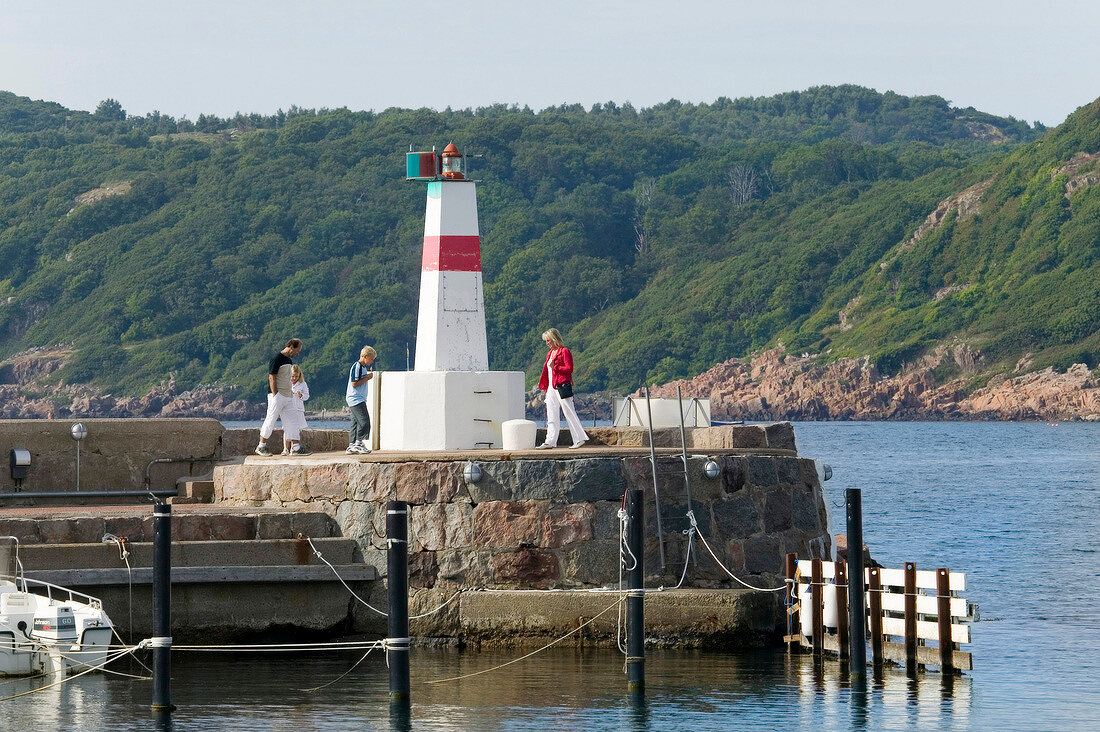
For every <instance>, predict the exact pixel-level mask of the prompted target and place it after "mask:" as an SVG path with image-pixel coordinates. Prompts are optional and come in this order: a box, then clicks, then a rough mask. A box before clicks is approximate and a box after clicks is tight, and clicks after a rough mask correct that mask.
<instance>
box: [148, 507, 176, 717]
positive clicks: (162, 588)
mask: <svg viewBox="0 0 1100 732" xmlns="http://www.w3.org/2000/svg"><path fill="white" fill-rule="evenodd" d="M152 646H153V711H154V712H158V713H161V714H164V713H167V712H170V711H172V710H173V709H175V707H173V706H172V507H171V506H170V505H168V504H167V503H156V504H154V505H153V638H152Z"/></svg>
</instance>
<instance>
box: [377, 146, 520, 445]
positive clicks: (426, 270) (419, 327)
mask: <svg viewBox="0 0 1100 732" xmlns="http://www.w3.org/2000/svg"><path fill="white" fill-rule="evenodd" d="M462 168H463V166H462V154H461V153H460V152H459V151H458V148H457V147H455V146H454V144H449V145H447V147H446V148H445V149H444V150H443V154H442V155H439V154H437V153H436V152H434V151H433V152H410V153H409V154H408V155H407V157H406V171H407V173H406V178H407V179H408V180H417V181H425V182H427V184H428V197H427V205H426V207H425V215H424V244H423V246H424V249H423V255H422V256H421V262H420V305H419V309H418V314H417V324H416V331H417V332H416V361H415V366H414V369H413V370H412V371H386V372H382V373H381V374H379V377H380V378H376V379H372V380H371V381H370V382H369V383H370V387H369V390H370V391H369V393H370V395H371V399H370V401H371V406H372V410H373V411H374V412H375V413H376V415H377V416H376V418H375V419H374V420H373V423H374V424H376V425H378V429H377V430H376V432H377V435H376V436H374V441H375V445H376V446H377V447H379V448H381V449H383V450H472V449H479V448H500V447H501V446H502V429H501V425H502V424H503V423H504V422H505V421H506V420H510V419H522V418H523V407H524V389H523V386H524V375H523V372H522V371H489V370H488V369H489V355H488V343H487V340H486V334H485V299H484V295H483V288H482V279H481V237H480V232H479V230H478V223H477V184H476V183H475V182H474V181H472V180H468V179H467V178H466V177H465V175H464V174H463V169H462Z"/></svg>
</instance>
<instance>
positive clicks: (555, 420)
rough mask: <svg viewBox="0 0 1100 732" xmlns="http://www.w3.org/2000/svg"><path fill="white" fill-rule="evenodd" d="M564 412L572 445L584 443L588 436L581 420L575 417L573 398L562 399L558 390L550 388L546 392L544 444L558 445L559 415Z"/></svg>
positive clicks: (575, 410)
mask: <svg viewBox="0 0 1100 732" xmlns="http://www.w3.org/2000/svg"><path fill="white" fill-rule="evenodd" d="M559 412H565V423H566V424H568V425H569V436H570V437H572V438H573V444H577V443H578V442H584V441H585V440H587V439H588V434H587V433H586V432H585V431H584V427H582V426H581V418H580V417H578V416H577V408H576V407H574V406H573V397H569V398H568V399H562V398H561V396H560V395H559V394H558V390H557V389H555V388H554V387H550V388H549V389H547V390H546V444H547V445H556V444H558V432H560V431H561V414H560V413H559Z"/></svg>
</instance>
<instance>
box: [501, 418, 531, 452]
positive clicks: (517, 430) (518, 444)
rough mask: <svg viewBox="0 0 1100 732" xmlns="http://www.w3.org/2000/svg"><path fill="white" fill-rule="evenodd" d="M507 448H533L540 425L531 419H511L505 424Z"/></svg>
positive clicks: (505, 443)
mask: <svg viewBox="0 0 1100 732" xmlns="http://www.w3.org/2000/svg"><path fill="white" fill-rule="evenodd" d="M503 431H504V449H505V450H532V449H534V447H535V435H536V434H537V433H538V427H537V425H535V423H534V422H532V421H531V420H529V419H510V420H508V421H507V422H505V423H504V425H503Z"/></svg>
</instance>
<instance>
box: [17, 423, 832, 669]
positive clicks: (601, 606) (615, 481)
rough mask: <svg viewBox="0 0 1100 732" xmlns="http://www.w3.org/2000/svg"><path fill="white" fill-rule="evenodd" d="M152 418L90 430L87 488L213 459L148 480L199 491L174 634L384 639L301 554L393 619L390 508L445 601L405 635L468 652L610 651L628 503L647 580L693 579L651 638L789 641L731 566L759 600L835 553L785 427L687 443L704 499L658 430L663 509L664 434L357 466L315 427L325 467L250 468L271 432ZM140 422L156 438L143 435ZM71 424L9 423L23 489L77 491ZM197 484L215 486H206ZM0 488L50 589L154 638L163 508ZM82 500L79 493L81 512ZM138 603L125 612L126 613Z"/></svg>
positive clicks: (422, 582)
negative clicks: (91, 597)
mask: <svg viewBox="0 0 1100 732" xmlns="http://www.w3.org/2000/svg"><path fill="white" fill-rule="evenodd" d="M144 422H146V423H148V424H145V425H133V424H124V425H114V424H111V421H110V420H103V421H94V422H93V423H92V424H91V425H90V429H89V438H88V442H89V444H88V447H89V448H90V449H89V450H88V452H87V461H86V465H87V466H88V470H89V474H92V473H93V471H95V472H94V474H97V475H99V476H102V479H101V480H96V481H95V484H96V487H97V488H99V487H113V488H117V489H124V490H135V489H140V488H142V486H143V485H144V478H143V475H144V474H145V473H146V472H147V467H146V466H147V465H148V464H149V461H151V460H154V459H155V458H158V457H176V456H193V457H195V458H205V459H208V460H209V461H210V462H208V463H207V464H206V466H204V465H202V464H201V462H200V461H199V460H196V461H195V462H196V465H191V464H178V465H177V464H169V465H159V464H158V465H156V466H155V467H154V470H153V471H152V477H151V482H152V485H153V487H166V485H171V484H172V482H174V481H177V480H178V484H179V485H180V486H181V488H183V489H184V490H185V491H186V492H187V495H186V497H185V498H181V499H178V500H177V499H173V502H174V503H176V504H177V506H178V507H177V508H176V509H175V511H174V513H176V516H175V518H174V521H173V542H174V552H177V553H178V557H179V562H180V564H179V565H178V566H179V567H181V570H186V571H181V573H180V574H179V575H178V577H177V578H175V581H177V582H178V583H179V584H180V588H179V591H178V592H175V593H174V594H173V609H174V612H175V613H177V614H176V616H175V617H176V618H177V622H178V623H180V624H182V625H184V626H185V627H179V628H178V632H177V633H176V634H177V635H179V636H180V637H191V638H194V637H195V636H201V635H202V634H203V633H204V632H210V633H216V635H217V636H218V637H222V638H229V637H234V636H242V637H243V636H248V635H250V634H255V633H258V632H259V633H263V632H274V631H276V630H277V629H279V628H282V629H283V632H286V631H287V630H288V629H290V628H298V629H300V630H303V631H306V630H308V631H312V632H320V633H328V634H332V633H345V632H366V633H375V634H380V635H381V634H384V631H385V622H384V620H383V619H382V618H380V617H379V616H378V615H375V614H374V613H372V612H370V611H368V610H367V609H366V608H364V607H363V606H362V605H361V604H360V603H358V602H357V601H355V600H354V599H352V598H351V597H350V595H349V594H348V593H347V592H346V590H344V589H343V587H342V586H341V585H340V584H339V582H338V581H336V578H335V577H334V576H332V575H331V570H329V569H328V567H327V566H324V565H323V564H322V563H321V562H320V561H319V560H318V559H317V558H316V557H314V556H313V555H312V553H311V552H305V551H303V546H302V544H303V542H304V540H305V539H306V538H313V539H314V540H315V541H316V540H322V541H323V542H324V545H325V546H327V547H328V548H327V549H323V552H324V553H325V555H326V558H329V559H330V561H333V563H334V564H336V565H337V566H338V568H339V571H340V572H341V573H342V575H344V576H345V578H346V579H347V580H348V581H349V582H350V583H351V585H352V587H353V588H354V589H355V590H356V592H357V593H359V594H360V595H361V596H363V597H364V598H366V599H367V601H368V602H370V603H371V604H373V605H375V606H376V607H382V606H384V604H385V583H384V580H385V574H386V556H385V547H386V542H385V537H384V535H383V532H384V528H385V504H386V502H387V501H390V500H395V499H396V500H402V501H406V502H408V504H409V506H410V526H409V539H410V541H409V569H410V588H411V596H410V611H411V614H412V615H417V614H420V613H423V612H427V611H429V610H432V609H433V608H436V607H437V606H439V605H440V604H441V603H444V601H448V600H449V602H447V604H446V606H445V607H444V608H443V609H442V610H440V611H439V612H437V613H434V614H432V615H430V616H429V617H426V618H423V619H419V620H414V621H413V623H412V627H411V631H412V633H413V634H414V635H415V636H417V637H420V638H424V637H434V638H443V639H450V640H452V641H454V642H458V643H471V644H485V643H492V644H513V643H514V644H524V643H541V642H545V641H546V640H547V639H549V638H553V637H558V636H560V635H562V634H563V633H565V632H568V631H569V630H571V629H573V628H576V627H579V626H580V625H582V624H585V623H589V624H587V625H585V629H584V633H581V634H579V635H578V641H581V640H583V642H585V643H589V642H591V643H613V642H614V638H615V632H616V629H615V622H616V621H615V617H616V613H615V612H614V611H613V610H612V611H611V612H609V613H606V614H604V615H601V614H600V613H601V612H602V611H603V610H605V609H606V608H607V607H608V606H609V605H612V604H613V603H614V601H615V599H616V595H614V594H607V593H605V592H601V591H599V590H600V589H601V588H615V587H617V586H618V582H619V530H620V518H619V515H618V512H619V508H620V506H621V502H622V498H623V494H624V491H626V490H628V489H630V488H641V489H642V490H643V492H644V494H645V496H646V505H645V512H646V528H645V536H646V543H645V565H646V570H647V573H646V574H647V579H646V585H647V586H648V587H652V588H658V587H662V586H663V587H665V588H674V587H676V586H677V585H678V584H679V583H680V578H681V576H683V577H684V581H683V583H682V586H680V587H679V588H678V589H675V590H672V589H670V590H669V591H666V592H654V593H651V594H650V595H648V596H647V600H646V602H647V608H649V609H648V610H647V613H648V615H649V617H650V619H651V622H649V623H648V625H647V637H649V638H650V639H651V641H653V642H656V643H660V644H666V645H677V646H690V645H705V646H707V647H711V648H735V647H745V646H759V645H764V644H768V643H773V642H775V639H776V638H777V637H778V636H779V635H781V631H782V628H781V625H782V623H783V621H784V614H783V607H782V603H781V597H780V594H779V593H773V592H767V593H764V592H753V591H750V590H747V589H744V587H743V586H742V585H741V584H739V583H737V582H735V581H734V580H732V579H731V578H730V577H729V576H728V574H727V573H726V571H725V569H723V566H724V567H725V568H728V569H729V570H730V571H732V572H733V573H734V574H735V575H736V576H737V577H738V578H739V579H741V580H743V581H744V582H745V583H747V584H749V585H752V586H754V587H764V588H774V587H778V586H781V585H782V584H783V578H782V569H783V557H784V554H786V553H788V552H797V553H798V554H799V555H800V556H802V557H813V556H820V557H827V556H828V555H829V553H830V545H829V529H828V526H827V524H826V512H825V503H824V498H823V494H822V487H821V484H820V482H819V478H818V473H817V469H816V464H815V462H814V461H813V460H811V459H808V458H805V457H800V456H799V455H798V454H797V451H796V446H795V438H794V431H793V429H792V427H791V425H790V424H789V423H774V424H769V425H748V426H724V427H712V428H690V429H688V430H687V432H686V438H687V452H688V460H687V470H688V473H689V476H690V483H691V501H690V504H689V502H688V497H687V492H686V489H685V481H684V463H683V461H682V458H681V448H680V439H681V438H680V431H679V430H678V429H677V430H658V431H656V433H655V436H654V437H655V439H654V442H655V445H656V447H655V451H656V453H657V476H656V492H655V491H654V479H653V473H652V469H651V464H650V457H649V455H650V451H649V447H648V433H647V432H646V431H645V430H640V429H637V428H594V429H593V430H592V431H591V435H592V438H593V439H592V441H591V443H590V444H589V445H586V446H585V447H583V448H580V449H577V450H573V449H567V448H561V449H556V450H526V451H503V450H477V451H468V452H453V451H452V452H426V451H417V452H412V451H405V452H395V451H379V452H375V453H372V454H370V455H347V454H346V453H344V451H343V448H344V447H345V446H346V444H347V442H346V440H347V435H346V433H343V432H340V431H307V432H306V433H304V435H303V440H304V442H305V443H306V445H307V446H309V447H310V448H311V449H313V450H314V454H313V455H311V456H308V457H268V458H261V457H259V456H255V455H252V454H250V453H251V450H252V448H253V447H254V446H255V443H256V437H257V435H256V431H255V430H225V429H223V428H221V425H218V424H217V423H216V422H213V421H212V420H186V421H184V422H183V423H175V421H173V420H145V421H144ZM211 423H212V424H211ZM3 426H4V425H2V424H0V427H3ZM138 426H145V427H148V428H149V429H148V434H144V433H140V431H139V433H140V434H139V433H135V432H134V430H135V428H136V427H138ZM30 428H33V429H30ZM67 429H68V425H67V424H66V423H64V422H61V423H58V424H51V425H41V424H35V425H24V424H20V425H12V423H10V422H9V423H7V432H5V430H4V429H0V436H3V435H5V434H7V435H9V436H11V437H12V438H14V439H15V440H19V441H21V442H20V445H19V446H21V447H26V448H27V449H30V450H31V451H32V453H33V454H34V460H35V463H34V466H33V467H32V475H31V478H29V479H28V481H27V485H25V486H24V487H23V489H24V490H28V489H32V490H47V489H49V490H59V489H60V490H64V489H65V487H66V486H69V485H71V483H70V481H69V476H68V475H67V473H68V466H66V465H65V464H64V459H65V458H66V457H67V456H68V452H69V451H70V450H72V448H73V445H72V444H71V438H70V437H68V433H67ZM93 434H94V435H96V436H97V438H98V439H97V440H96V441H95V442H93V441H92V435H93ZM143 434H144V437H143V436H142V435H143ZM114 437H117V438H118V439H109V438H114ZM277 437H278V435H276V438H277ZM540 437H541V435H540ZM276 438H273V439H276ZM566 439H567V438H566ZM165 440H167V441H165ZM13 444H14V443H13ZM708 460H714V462H715V463H717V465H718V466H719V475H718V477H717V478H714V479H711V478H707V477H706V476H705V475H704V471H703V466H704V464H705V463H706V462H707V461H708ZM470 461H473V462H476V463H477V464H478V466H479V467H480V468H481V475H482V477H481V479H480V480H479V481H478V482H476V483H475V482H467V481H466V480H465V479H464V478H463V467H464V466H465V465H466V463H467V462H470ZM84 462H85V461H84V456H82V463H84ZM116 463H117V465H115V464H116ZM203 467H212V472H210V473H207V474H205V475H200V474H199V471H200V470H201V468H203ZM111 471H114V472H111ZM82 473H83V468H82ZM200 488H201V490H200ZM0 492H3V493H4V494H5V495H7V496H8V497H7V499H6V503H5V505H6V506H9V508H2V509H0V534H9V533H10V534H13V535H16V536H18V537H20V541H21V543H22V546H23V547H24V550H25V552H24V558H25V563H26V564H27V569H28V574H29V575H30V576H34V573H35V572H38V573H40V574H41V575H42V576H41V579H47V580H48V581H56V582H58V583H60V584H70V585H74V586H76V587H78V588H80V589H83V590H84V591H87V592H90V593H91V594H102V595H104V599H105V601H108V610H109V612H110V611H112V610H113V612H112V616H113V617H116V616H117V617H116V621H118V620H120V619H121V618H122V617H123V614H124V611H123V610H120V609H117V608H115V607H114V606H115V605H119V603H121V602H122V599H121V598H122V594H121V593H124V592H125V593H126V595H127V598H128V596H129V590H128V588H129V587H130V584H131V583H133V586H134V588H135V594H134V597H135V603H134V607H135V608H138V609H137V611H136V613H135V618H134V625H135V631H136V632H139V633H140V632H142V629H143V626H144V623H145V618H146V615H145V612H144V611H142V610H140V608H139V606H141V605H142V603H143V602H144V601H145V600H144V599H143V598H146V597H147V581H148V578H147V577H146V576H145V574H147V573H148V572H147V569H148V558H147V557H145V553H146V550H147V549H148V547H147V546H146V543H147V542H148V541H149V540H150V539H151V535H150V526H151V518H150V515H151V511H150V509H149V507H148V505H144V506H131V507H107V506H91V505H89V506H86V507H84V508H73V507H71V502H70V507H69V508H66V509H64V511H59V510H58V509H54V508H49V507H46V506H42V505H29V504H34V503H35V501H31V500H28V499H20V498H13V495H14V494H16V490H15V487H14V486H11V485H8V486H3V485H0ZM80 500H84V499H79V498H77V497H76V495H75V494H74V497H73V502H76V501H80ZM134 501H135V502H139V501H140V499H134ZM200 501H201V502H205V503H198V502H200ZM93 502H94V501H93ZM146 503H147V502H146ZM658 504H659V505H660V516H661V522H660V531H659V529H658V522H657V506H658ZM13 506H14V507H13ZM689 510H690V511H691V513H692V515H693V516H694V518H695V521H696V523H697V526H698V528H699V531H700V532H701V534H702V535H703V536H704V537H705V538H706V540H707V543H708V544H709V547H710V550H713V552H714V555H715V556H716V558H717V561H715V558H712V557H711V554H710V551H708V550H707V548H706V547H704V546H703V545H702V543H701V542H698V541H697V542H696V544H695V551H694V556H689V555H688V543H687V538H686V534H685V533H684V531H685V530H686V529H687V528H688V527H689V519H688V511H689ZM105 533H109V534H114V535H117V536H120V537H122V538H125V539H128V540H129V541H131V542H133V543H134V547H135V551H134V555H133V556H134V560H133V562H132V566H133V567H134V573H133V574H131V573H129V572H128V571H127V570H126V569H125V567H124V566H123V564H122V562H121V561H120V560H119V556H118V552H117V550H115V549H114V548H113V547H111V546H105V545H103V544H102V537H103V535H104V534H105ZM299 536H301V539H299ZM662 546H663V549H664V556H665V560H666V562H665V565H664V566H663V567H662V566H661V562H660V556H661V552H660V549H661V548H662ZM112 551H113V552H114V553H113V554H112ZM719 562H720V563H721V565H720V564H719ZM685 566H686V567H687V571H686V574H685V573H684V570H685ZM139 570H140V571H139ZM594 590H595V591H594ZM456 593H458V594H457V595H456ZM311 597H312V598H313V601H311V600H309V598H311ZM139 598H141V599H139ZM303 603H304V604H303ZM127 605H128V599H127V603H124V604H122V605H119V607H127ZM177 605H179V607H177ZM597 616H598V617H597ZM593 618H595V620H593Z"/></svg>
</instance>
